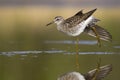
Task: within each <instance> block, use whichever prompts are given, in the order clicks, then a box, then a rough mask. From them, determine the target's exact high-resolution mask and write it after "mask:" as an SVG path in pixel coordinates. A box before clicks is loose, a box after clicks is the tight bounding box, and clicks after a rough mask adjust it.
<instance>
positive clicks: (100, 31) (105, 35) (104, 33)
mask: <svg viewBox="0 0 120 80" xmlns="http://www.w3.org/2000/svg"><path fill="white" fill-rule="evenodd" d="M91 27H94V28H95V29H96V32H97V33H98V36H99V37H100V39H102V40H105V41H112V35H111V34H110V33H109V32H108V31H107V30H105V29H104V28H102V27H100V26H98V25H92V26H88V27H86V28H85V30H84V32H85V33H87V34H88V35H90V36H93V37H96V34H95V33H94V32H93V30H92V29H91Z"/></svg>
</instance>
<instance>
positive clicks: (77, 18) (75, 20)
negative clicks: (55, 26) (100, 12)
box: [64, 9, 97, 27]
mask: <svg viewBox="0 0 120 80" xmlns="http://www.w3.org/2000/svg"><path fill="white" fill-rule="evenodd" d="M96 10H97V9H93V10H91V11H89V12H87V13H84V14H83V12H82V10H81V11H79V12H78V13H76V14H75V15H74V16H72V17H70V18H68V19H66V20H65V22H64V24H69V27H75V26H77V25H78V24H79V23H81V22H82V21H84V20H86V19H87V18H89V17H90V16H91V15H92V14H93V13H94V12H95V11H96Z"/></svg>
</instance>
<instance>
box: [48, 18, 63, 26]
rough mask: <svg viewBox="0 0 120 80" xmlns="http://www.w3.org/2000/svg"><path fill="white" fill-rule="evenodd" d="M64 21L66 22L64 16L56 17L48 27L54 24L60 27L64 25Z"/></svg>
mask: <svg viewBox="0 0 120 80" xmlns="http://www.w3.org/2000/svg"><path fill="white" fill-rule="evenodd" d="M63 21H64V19H63V17H62V16H56V17H55V18H54V20H53V21H52V22H50V23H48V24H47V25H46V26H49V25H51V24H53V23H55V24H57V25H59V24H60V23H62V22H63Z"/></svg>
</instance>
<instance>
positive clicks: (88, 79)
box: [84, 65, 112, 80]
mask: <svg viewBox="0 0 120 80" xmlns="http://www.w3.org/2000/svg"><path fill="white" fill-rule="evenodd" d="M96 70H97V69H94V70H91V71H89V72H88V73H86V74H85V75H84V77H85V79H86V80H92V79H93V77H94V74H95V73H96ZM111 71H112V65H105V66H102V67H100V71H99V72H98V74H97V76H96V79H95V80H101V79H103V78H104V77H105V76H107V75H108V74H109V73H110V72H111Z"/></svg>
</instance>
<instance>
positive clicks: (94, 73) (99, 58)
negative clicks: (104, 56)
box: [92, 58, 101, 80]
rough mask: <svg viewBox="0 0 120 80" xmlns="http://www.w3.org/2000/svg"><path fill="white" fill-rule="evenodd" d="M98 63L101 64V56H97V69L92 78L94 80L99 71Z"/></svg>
mask: <svg viewBox="0 0 120 80" xmlns="http://www.w3.org/2000/svg"><path fill="white" fill-rule="evenodd" d="M100 65H101V58H99V62H97V69H96V71H95V73H94V76H93V78H92V80H96V78H97V75H98V74H99V71H100Z"/></svg>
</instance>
